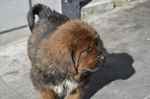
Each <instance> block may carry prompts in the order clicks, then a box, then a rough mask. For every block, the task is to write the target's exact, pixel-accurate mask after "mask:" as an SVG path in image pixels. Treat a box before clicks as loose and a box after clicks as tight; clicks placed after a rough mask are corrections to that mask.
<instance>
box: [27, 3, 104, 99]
mask: <svg viewBox="0 0 150 99" xmlns="http://www.w3.org/2000/svg"><path fill="white" fill-rule="evenodd" d="M43 9H46V10H47V9H48V8H47V7H46V6H44V5H41V4H40V5H36V6H35V7H33V10H32V11H33V12H32V13H30V12H29V14H28V22H29V21H31V20H30V19H31V17H30V16H32V18H33V15H34V14H37V15H39V13H42V11H45V10H43ZM34 10H35V11H34ZM48 10H50V9H48ZM31 14H33V15H31ZM56 15H57V16H56ZM39 17H40V15H39ZM59 17H60V18H59ZM56 18H58V19H57V20H55V19H56ZM57 21H58V22H57ZM30 23H31V22H29V26H30V29H31V31H32V35H31V36H30V38H29V41H28V55H29V58H30V60H31V63H32V69H31V79H32V82H33V84H34V86H35V87H36V88H37V90H39V92H40V93H41V98H42V99H81V98H82V97H81V96H82V94H83V93H82V88H83V86H84V84H85V83H86V82H87V81H88V78H89V73H90V72H94V71H95V70H96V69H97V65H96V64H97V63H101V64H102V63H103V62H104V56H103V52H104V48H103V44H102V41H101V40H100V38H99V36H98V34H97V33H96V31H95V29H94V28H92V27H91V26H89V25H88V24H87V23H85V22H82V21H80V20H69V19H68V18H67V17H65V16H63V15H60V14H58V13H56V12H55V14H54V12H53V11H50V13H49V15H48V16H46V17H45V16H44V17H42V18H41V17H40V20H39V22H38V23H34V22H33V23H32V24H30Z"/></svg>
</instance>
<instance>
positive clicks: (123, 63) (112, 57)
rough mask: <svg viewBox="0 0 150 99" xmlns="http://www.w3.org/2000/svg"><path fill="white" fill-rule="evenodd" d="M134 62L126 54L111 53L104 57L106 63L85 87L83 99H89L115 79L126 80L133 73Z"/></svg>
mask: <svg viewBox="0 0 150 99" xmlns="http://www.w3.org/2000/svg"><path fill="white" fill-rule="evenodd" d="M133 62H134V60H133V58H132V56H130V55H129V54H127V53H113V54H107V55H106V62H105V64H104V66H103V67H101V66H100V65H99V67H100V69H99V70H98V71H96V72H95V73H94V74H93V75H92V76H91V79H90V81H89V83H88V84H87V85H86V87H85V90H84V92H85V95H84V99H90V98H91V96H93V95H94V94H95V93H96V92H98V91H99V90H100V89H101V88H103V87H104V86H106V85H107V84H109V83H111V82H112V81H114V80H117V79H122V80H125V79H128V78H129V77H131V76H132V75H133V74H134V73H135V69H134V68H133V66H132V64H133Z"/></svg>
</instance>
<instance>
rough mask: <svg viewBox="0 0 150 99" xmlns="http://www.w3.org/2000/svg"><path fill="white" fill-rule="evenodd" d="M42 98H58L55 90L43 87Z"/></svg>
mask: <svg viewBox="0 0 150 99" xmlns="http://www.w3.org/2000/svg"><path fill="white" fill-rule="evenodd" d="M40 94H41V99H57V96H56V94H55V92H54V91H53V90H51V89H46V88H45V89H43V90H41V91H40Z"/></svg>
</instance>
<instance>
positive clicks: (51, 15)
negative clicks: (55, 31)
mask: <svg viewBox="0 0 150 99" xmlns="http://www.w3.org/2000/svg"><path fill="white" fill-rule="evenodd" d="M35 15H37V16H38V17H39V21H41V20H42V19H44V20H46V22H49V23H50V24H51V26H55V27H57V26H58V25H61V24H62V23H64V22H65V21H67V20H69V18H68V17H66V16H65V15H62V14H60V13H58V12H56V11H55V10H52V9H50V8H49V7H48V6H45V5H42V4H36V5H34V6H33V7H32V9H30V10H29V12H28V14H27V21H28V25H29V28H30V30H31V31H32V30H33V29H34V26H35V24H36V23H35Z"/></svg>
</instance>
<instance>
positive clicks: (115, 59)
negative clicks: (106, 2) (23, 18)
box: [0, 0, 150, 99]
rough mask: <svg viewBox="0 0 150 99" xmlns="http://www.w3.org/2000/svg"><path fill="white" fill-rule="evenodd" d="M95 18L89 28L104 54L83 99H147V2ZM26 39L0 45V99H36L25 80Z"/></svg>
mask: <svg viewBox="0 0 150 99" xmlns="http://www.w3.org/2000/svg"><path fill="white" fill-rule="evenodd" d="M139 1H141V2H137V3H133V4H131V5H129V6H126V7H124V8H117V9H115V10H113V11H111V12H108V13H106V14H103V15H99V16H98V17H97V18H96V19H93V20H92V22H91V24H92V25H93V26H94V27H95V28H96V29H97V31H98V33H100V36H101V38H102V40H103V41H104V45H105V47H106V49H107V51H108V55H107V61H106V64H105V66H104V67H103V68H102V69H100V70H99V71H97V72H96V73H95V74H94V75H93V77H92V78H91V81H90V83H89V84H88V85H87V89H86V93H87V95H86V99H88V98H90V97H91V98H92V99H150V61H149V60H150V50H149V49H150V28H149V26H150V0H139ZM26 42H27V38H22V39H18V40H17V41H14V42H11V43H4V44H5V45H4V44H3V45H0V99H37V98H38V94H37V92H36V91H35V90H34V88H33V86H32V84H31V81H30V79H29V70H30V62H29V60H28V57H27V54H26Z"/></svg>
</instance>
